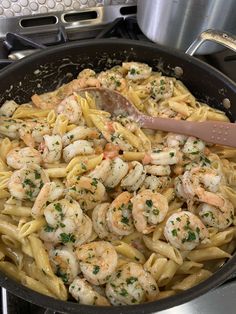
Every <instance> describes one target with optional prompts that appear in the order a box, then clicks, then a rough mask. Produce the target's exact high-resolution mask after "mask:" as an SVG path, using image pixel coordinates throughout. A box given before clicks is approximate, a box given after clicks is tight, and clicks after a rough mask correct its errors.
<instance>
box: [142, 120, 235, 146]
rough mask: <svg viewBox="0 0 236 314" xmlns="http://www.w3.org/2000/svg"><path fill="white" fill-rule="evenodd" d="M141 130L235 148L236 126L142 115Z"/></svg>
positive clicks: (233, 124)
mask: <svg viewBox="0 0 236 314" xmlns="http://www.w3.org/2000/svg"><path fill="white" fill-rule="evenodd" d="M139 123H140V124H141V126H142V127H143V128H147V129H155V130H161V131H166V132H173V133H177V134H184V135H188V136H195V137H198V138H200V139H202V140H204V141H206V142H210V143H213V144H219V145H224V146H231V147H236V124H235V123H229V122H219V121H204V122H193V121H183V120H174V119H167V118H166V119H165V118H156V117H155V118H153V117H149V116H144V115H142V116H141V117H140V118H139Z"/></svg>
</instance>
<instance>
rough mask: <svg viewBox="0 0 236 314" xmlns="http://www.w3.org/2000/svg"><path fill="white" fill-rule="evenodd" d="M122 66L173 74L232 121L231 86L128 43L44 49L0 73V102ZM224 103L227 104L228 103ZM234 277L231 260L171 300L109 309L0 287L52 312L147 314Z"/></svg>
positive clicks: (186, 62)
mask: <svg viewBox="0 0 236 314" xmlns="http://www.w3.org/2000/svg"><path fill="white" fill-rule="evenodd" d="M122 61H139V62H145V63H148V64H149V65H150V66H152V67H153V68H154V69H156V70H157V69H158V70H161V71H163V73H164V74H166V75H170V76H176V75H177V77H178V78H180V79H181V80H182V81H183V83H184V84H186V86H187V87H188V88H189V89H190V91H191V92H192V93H193V94H194V95H195V96H196V97H197V98H198V99H199V100H201V101H203V102H206V103H208V104H209V105H210V106H212V107H214V108H217V109H221V110H224V111H226V109H225V108H224V106H223V103H224V99H226V98H227V99H229V100H230V102H231V104H232V106H231V108H230V110H227V111H226V112H227V115H228V116H229V117H230V119H231V120H232V121H235V120H236V106H234V103H236V84H235V83H234V82H232V81H231V80H230V79H228V78H227V77H226V76H224V75H223V74H222V73H220V72H219V71H217V70H215V69H214V68H212V67H211V66H209V65H207V64H205V63H203V62H201V61H199V60H197V59H195V58H193V57H191V56H189V55H186V54H184V53H180V52H177V51H174V50H172V49H171V50H170V49H165V48H161V47H157V45H154V44H150V43H141V42H139V41H128V40H119V42H117V40H111V39H109V40H106V39H104V40H92V41H84V42H79V43H77V42H74V43H69V44H65V45H62V46H58V47H53V48H49V49H45V50H43V51H42V52H39V53H37V54H34V55H31V56H29V57H26V58H25V59H23V60H21V61H18V62H15V63H14V64H13V65H11V66H9V67H7V68H6V69H4V70H3V71H2V72H1V73H0V103H3V102H4V101H5V100H7V99H14V100H15V101H16V102H19V103H24V102H27V101H29V100H30V97H31V95H33V94H34V93H39V94H40V93H44V92H46V91H50V90H54V89H55V88H57V87H58V86H59V85H61V84H62V83H66V82H68V81H69V80H71V79H72V78H73V77H76V75H77V74H78V72H79V71H81V70H82V69H84V68H88V67H90V68H92V69H94V70H95V71H97V72H99V71H102V70H104V69H108V68H111V67H112V66H114V65H117V64H121V62H122ZM176 67H177V68H176ZM180 68H181V69H180ZM181 74H182V75H181ZM227 104H228V105H229V102H228V101H227ZM235 136H236V134H235ZM234 272H236V255H234V256H233V257H232V258H231V259H230V260H229V261H228V262H227V263H225V265H224V266H223V267H221V269H219V270H218V271H217V272H216V273H214V274H213V275H212V276H211V277H210V278H209V279H207V280H205V281H204V282H203V283H201V284H199V285H197V286H195V287H194V288H191V289H189V290H187V291H185V292H182V293H180V294H178V295H176V296H172V297H169V298H167V299H163V300H159V301H156V302H151V303H146V304H140V305H132V306H117V307H109V308H108V307H94V306H86V305H80V304H78V303H76V302H71V301H70V302H64V301H59V300H55V299H53V298H50V297H47V296H44V295H41V294H39V293H37V292H34V291H32V290H30V289H28V288H26V287H24V286H22V285H21V284H19V283H17V282H15V281H14V280H12V279H10V278H9V277H7V276H6V275H5V274H3V273H0V286H2V287H4V288H6V289H7V290H8V291H10V292H11V293H13V294H15V295H17V296H19V297H21V298H23V299H25V300H27V301H29V302H32V303H35V304H37V305H39V306H42V307H45V308H50V309H52V310H54V311H57V312H66V313H77V314H78V313H83V314H108V313H111V314H118V313H119V314H134V313H135V314H138V313H145V314H148V313H153V312H157V311H160V310H164V309H167V308H171V307H173V306H177V305H179V304H181V303H184V302H187V301H190V300H191V299H193V298H196V297H198V296H200V295H202V294H204V293H206V292H207V291H209V290H211V289H213V288H216V287H217V286H218V285H220V284H222V283H223V282H224V281H225V280H227V279H228V278H229V277H230V275H232V274H233V273H234Z"/></svg>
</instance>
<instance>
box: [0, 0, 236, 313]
mask: <svg viewBox="0 0 236 314" xmlns="http://www.w3.org/2000/svg"><path fill="white" fill-rule="evenodd" d="M0 2H1V1H0ZM77 2H78V1H77ZM85 2H86V1H85ZM97 2H99V1H97ZM100 2H101V1H100ZM116 2H117V3H121V2H123V3H124V2H125V1H116ZM135 2H136V1H126V3H131V4H121V5H112V6H103V7H100V6H96V7H92V8H86V9H81V8H80V9H79V10H77V11H70V10H66V11H60V12H56V11H53V10H51V11H53V12H51V11H50V12H49V13H45V14H37V15H34V16H32V15H29V16H28V17H27V16H24V18H23V19H22V17H21V16H17V14H16V16H15V17H14V18H11V19H6V18H0V70H1V69H3V68H5V67H7V66H9V65H10V64H11V63H13V62H15V61H16V60H18V59H21V58H24V57H26V56H27V55H29V54H32V53H37V52H38V51H39V50H41V49H45V48H46V47H48V46H52V45H60V44H62V43H66V42H71V41H74V40H84V39H94V38H96V39H99V38H117V39H119V38H125V39H131V40H141V41H150V40H149V39H148V38H147V37H146V36H145V35H144V34H143V33H142V31H141V30H140V28H139V27H138V24H137V20H136V6H135V5H133V3H135ZM0 14H1V11H0ZM0 17H1V16H0ZM197 58H199V59H201V60H203V61H204V62H207V63H208V64H210V65H212V66H213V67H215V68H217V69H218V70H220V71H221V72H223V73H224V74H226V75H227V76H228V77H230V78H231V79H232V80H233V81H236V55H235V54H234V53H233V52H232V51H230V50H228V49H227V50H223V51H221V52H218V53H216V54H213V55H204V56H197ZM235 295H236V274H235V277H234V276H233V277H232V278H231V279H230V280H229V281H227V282H226V283H224V284H223V285H222V286H220V287H219V288H216V289H215V290H213V291H211V292H209V293H207V294H206V295H204V296H202V297H199V298H197V299H195V300H193V301H191V302H188V303H185V304H184V305H181V306H177V307H174V308H172V309H169V310H165V311H162V312H159V313H160V314H186V313H188V314H189V313H190V314H198V313H201V314H222V313H223V312H226V313H227V314H235V311H236V310H235V309H236V298H235ZM180 297H181V296H180ZM0 301H1V303H0V305H1V307H2V313H3V314H31V313H34V314H56V313H54V312H53V311H51V310H49V309H44V308H41V307H39V306H36V305H34V304H31V303H28V302H26V301H24V300H22V299H20V298H18V297H16V296H14V295H12V294H11V293H9V292H7V291H6V290H5V289H2V290H1V298H0ZM83 314H84V313H83Z"/></svg>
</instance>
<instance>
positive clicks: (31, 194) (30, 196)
mask: <svg viewBox="0 0 236 314" xmlns="http://www.w3.org/2000/svg"><path fill="white" fill-rule="evenodd" d="M25 194H26V195H27V196H29V198H30V199H31V198H32V197H33V192H32V191H26V192H25Z"/></svg>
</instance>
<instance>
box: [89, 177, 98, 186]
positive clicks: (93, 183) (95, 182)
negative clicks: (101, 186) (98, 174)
mask: <svg viewBox="0 0 236 314" xmlns="http://www.w3.org/2000/svg"><path fill="white" fill-rule="evenodd" d="M91 185H92V186H95V188H96V187H97V185H98V180H97V179H96V178H93V181H92V183H91Z"/></svg>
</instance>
